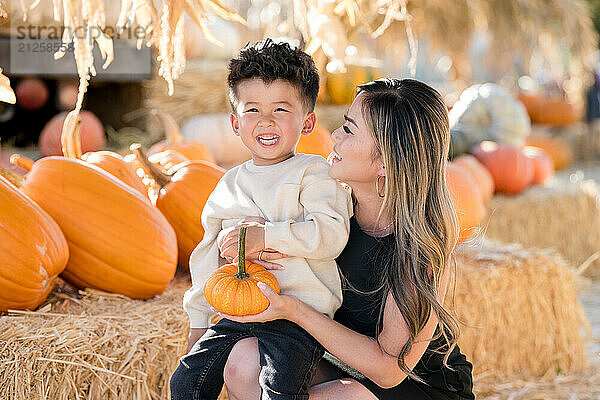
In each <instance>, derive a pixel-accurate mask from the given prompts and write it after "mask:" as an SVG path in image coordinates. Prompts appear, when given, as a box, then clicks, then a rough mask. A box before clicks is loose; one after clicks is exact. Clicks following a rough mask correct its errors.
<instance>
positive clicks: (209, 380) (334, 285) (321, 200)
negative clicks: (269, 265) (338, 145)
mask: <svg viewBox="0 0 600 400" xmlns="http://www.w3.org/2000/svg"><path fill="white" fill-rule="evenodd" d="M228 85H229V93H230V100H231V105H232V109H233V112H232V113H231V126H232V128H233V131H234V132H235V134H236V135H238V136H240V138H241V140H242V142H243V143H244V145H245V146H246V147H248V149H249V150H250V152H251V153H252V160H250V161H247V162H246V163H244V164H242V165H240V166H238V167H235V168H233V169H231V170H229V171H228V172H227V173H226V174H225V176H223V178H222V179H221V181H220V182H219V184H218V185H217V187H216V188H215V190H214V191H213V193H212V194H211V196H210V197H209V199H208V201H207V203H206V205H205V207H204V212H203V214H202V225H203V227H204V230H205V233H204V238H203V240H202V242H201V243H200V244H199V245H198V247H196V249H195V250H194V252H193V253H192V256H191V257H190V271H191V274H192V288H191V289H189V290H188V291H187V292H186V294H185V297H184V301H183V302H184V308H185V310H186V311H187V313H188V315H189V317H190V326H191V331H190V338H189V341H190V343H189V344H190V345H191V344H193V343H194V342H195V341H196V340H197V339H198V338H199V337H200V336H201V338H200V339H199V340H198V341H197V342H196V343H195V345H194V346H193V348H192V349H191V351H190V352H189V353H188V354H187V355H185V356H184V357H182V358H181V363H180V365H179V367H178V368H177V370H176V371H175V373H174V374H173V376H172V377H171V397H172V399H174V400H175V399H192V398H193V399H216V398H217V396H218V395H219V392H220V391H221V388H222V385H223V369H224V366H225V363H226V361H227V357H228V356H229V353H230V352H231V349H232V347H233V346H234V345H235V343H236V342H238V341H239V340H241V339H244V338H247V337H256V338H257V339H258V347H259V352H260V357H261V361H260V364H261V373H260V385H261V390H262V399H300V398H302V399H306V398H308V394H307V393H308V386H309V384H310V381H311V379H312V376H313V375H314V372H315V369H316V365H317V363H318V362H319V360H320V358H321V356H322V354H323V351H324V350H323V348H322V346H321V345H320V344H319V343H318V342H317V341H316V340H315V339H314V338H313V337H311V336H310V335H309V334H308V333H307V332H306V331H304V330H303V329H302V328H300V327H299V326H298V325H296V324H294V323H292V322H290V321H284V320H275V321H270V322H266V323H247V324H242V323H237V322H233V321H230V320H227V319H222V320H221V321H219V322H218V323H217V324H216V325H213V326H211V327H210V328H209V325H210V316H211V315H212V314H213V312H212V311H211V309H210V306H209V304H208V302H207V301H206V299H205V298H204V293H203V286H204V282H205V281H206V279H207V278H208V276H209V274H210V273H211V272H213V271H214V270H216V269H217V268H218V267H220V266H222V265H224V264H225V263H226V260H225V259H224V258H223V257H222V256H223V255H225V256H226V257H227V258H228V259H231V258H233V256H235V255H236V254H232V253H231V251H232V250H231V249H232V248H236V246H231V247H229V249H225V248H224V247H223V243H224V242H228V241H229V242H231V239H232V238H235V235H236V232H237V229H238V226H239V224H240V222H241V221H242V220H243V219H244V218H246V217H257V218H255V220H258V221H264V223H255V224H254V225H252V226H249V227H248V228H247V233H246V254H247V257H246V258H247V259H253V258H254V259H259V258H261V256H262V255H263V252H264V251H265V249H268V250H272V251H276V252H280V253H283V254H286V255H288V256H289V257H287V258H283V259H281V260H278V263H280V264H281V265H282V266H283V269H279V270H272V271H271V272H273V274H274V275H275V276H276V277H277V280H278V281H279V285H280V290H281V293H284V294H291V295H294V296H296V297H298V298H299V299H300V300H302V301H304V302H306V303H308V304H310V305H312V306H313V307H314V308H315V309H317V310H319V311H321V312H323V313H324V314H327V315H329V316H330V317H332V316H333V313H334V312H335V311H336V309H337V308H338V307H339V306H340V304H341V300H342V299H341V297H342V294H341V285H340V278H339V275H338V270H337V266H336V263H335V261H334V259H335V257H337V256H338V255H339V254H340V253H341V251H342V249H343V248H344V246H345V244H346V241H347V239H348V231H349V217H350V214H351V213H352V204H351V200H350V196H349V194H348V192H347V191H346V190H345V189H343V188H342V186H341V185H340V184H339V183H337V182H336V181H335V180H334V179H332V178H331V177H330V176H329V174H328V170H329V165H328V164H327V162H326V161H325V159H323V158H322V157H320V156H314V155H306V154H294V150H295V148H296V145H297V143H298V140H299V138H300V135H301V134H302V135H308V134H310V133H311V131H312V130H313V128H314V126H315V121H316V117H315V114H314V112H313V110H314V106H315V102H316V98H317V94H318V91H319V76H318V74H317V70H316V67H315V65H314V62H313V60H312V59H311V58H310V56H308V55H307V54H306V53H304V52H302V51H300V50H298V49H293V48H291V47H290V46H289V45H288V44H285V43H281V44H278V43H274V42H273V41H271V40H270V39H266V40H265V41H263V42H259V43H257V44H254V45H248V46H246V47H245V48H244V49H242V51H241V52H240V55H239V57H238V58H235V59H232V60H231V61H230V63H229V76H228ZM236 240H237V239H236ZM236 240H235V241H236ZM219 244H221V245H222V247H221V249H220V248H219ZM235 252H236V251H234V253H235ZM225 253H228V254H225ZM263 259H264V258H263Z"/></svg>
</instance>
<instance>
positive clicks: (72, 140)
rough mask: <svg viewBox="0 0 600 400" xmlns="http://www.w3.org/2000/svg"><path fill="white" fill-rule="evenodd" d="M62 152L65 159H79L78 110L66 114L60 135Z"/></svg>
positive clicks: (79, 123)
mask: <svg viewBox="0 0 600 400" xmlns="http://www.w3.org/2000/svg"><path fill="white" fill-rule="evenodd" d="M60 142H61V145H62V151H63V154H64V155H65V157H67V158H76V159H80V158H81V154H82V152H81V118H79V110H77V109H75V110H73V111H71V112H70V113H69V114H67V117H66V118H65V122H64V123H63V128H62V133H61V135H60Z"/></svg>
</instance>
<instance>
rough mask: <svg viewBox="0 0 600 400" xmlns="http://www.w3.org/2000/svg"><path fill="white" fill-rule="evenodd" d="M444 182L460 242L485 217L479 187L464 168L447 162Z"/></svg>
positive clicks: (469, 234) (473, 231) (471, 233)
mask: <svg viewBox="0 0 600 400" xmlns="http://www.w3.org/2000/svg"><path fill="white" fill-rule="evenodd" d="M446 184H447V186H448V190H449V192H450V197H451V198H452V204H454V209H455V210H456V215H457V217H458V223H459V225H460V231H459V238H458V243H462V242H464V241H465V240H467V239H468V238H469V237H471V236H472V235H473V234H474V233H475V230H476V228H477V226H479V224H480V223H481V221H482V220H483V218H484V217H485V213H486V210H485V206H484V204H483V200H482V197H481V192H480V190H479V187H478V186H477V184H476V183H475V181H474V180H473V178H472V175H471V173H470V172H469V171H468V170H467V169H466V168H464V167H461V166H460V165H457V164H454V163H453V162H449V163H448V165H447V167H446Z"/></svg>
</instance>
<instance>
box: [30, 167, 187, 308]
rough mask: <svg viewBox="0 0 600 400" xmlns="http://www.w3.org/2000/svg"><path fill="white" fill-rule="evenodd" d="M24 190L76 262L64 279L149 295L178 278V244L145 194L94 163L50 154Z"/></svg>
mask: <svg viewBox="0 0 600 400" xmlns="http://www.w3.org/2000/svg"><path fill="white" fill-rule="evenodd" d="M21 190H22V191H23V192H24V193H25V194H27V195H28V196H29V197H30V198H32V199H33V200H34V201H35V202H36V203H37V204H39V205H40V206H41V207H42V208H43V209H44V210H45V211H46V212H47V213H48V214H50V216H51V217H52V218H54V220H55V221H56V222H57V223H58V224H59V226H60V227H61V229H62V231H63V233H64V234H65V236H66V238H67V241H68V243H69V250H70V254H71V256H70V258H69V263H68V265H67V268H66V269H65V271H64V272H63V274H62V276H63V277H64V278H65V279H66V280H68V281H69V282H71V283H72V284H74V285H75V286H77V287H91V288H96V289H101V290H104V291H108V292H114V293H121V294H124V295H126V296H129V297H131V298H140V299H143V298H150V297H152V296H155V295H157V294H160V293H162V291H163V290H164V289H165V287H166V286H167V284H168V283H169V282H170V281H171V279H172V278H173V275H174V274H175V268H176V265H177V239H176V237H175V232H174V231H173V228H172V227H171V226H170V225H169V223H168V221H167V220H166V218H165V217H164V216H163V215H162V214H161V213H160V211H159V210H158V209H156V208H155V207H154V206H153V205H152V204H151V203H150V202H149V201H148V199H146V198H145V197H144V196H143V195H142V194H141V193H139V192H138V191H136V190H135V189H133V188H132V187H131V186H129V185H126V184H125V183H123V182H122V181H120V180H119V179H117V178H115V177H114V176H113V175H111V174H109V173H108V172H106V171H104V170H102V169H101V168H99V167H96V166H95V165H91V164H88V163H86V162H84V161H81V160H77V159H69V158H65V157H55V156H52V157H45V158H42V159H40V160H39V161H37V162H36V163H35V164H34V165H33V168H32V170H31V171H30V172H29V174H27V177H26V179H25V180H24V182H23V184H22V186H21Z"/></svg>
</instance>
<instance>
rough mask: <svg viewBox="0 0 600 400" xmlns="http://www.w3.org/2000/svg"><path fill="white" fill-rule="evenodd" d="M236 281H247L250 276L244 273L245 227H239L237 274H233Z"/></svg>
mask: <svg viewBox="0 0 600 400" xmlns="http://www.w3.org/2000/svg"><path fill="white" fill-rule="evenodd" d="M235 277H236V278H238V279H248V278H249V277H250V275H248V273H246V227H245V226H244V225H242V226H240V237H239V239H238V273H237V274H235Z"/></svg>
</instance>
